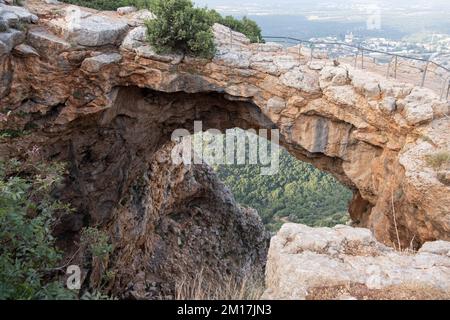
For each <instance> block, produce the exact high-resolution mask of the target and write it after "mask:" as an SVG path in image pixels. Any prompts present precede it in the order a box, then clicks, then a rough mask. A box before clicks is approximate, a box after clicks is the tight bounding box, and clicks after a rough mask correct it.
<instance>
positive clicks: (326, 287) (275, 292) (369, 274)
mask: <svg viewBox="0 0 450 320" xmlns="http://www.w3.org/2000/svg"><path fill="white" fill-rule="evenodd" d="M266 286H267V289H266V292H265V293H264V296H263V298H266V299H449V298H450V242H446V241H435V242H427V243H425V244H424V245H423V246H422V248H421V249H420V250H419V252H417V253H411V252H398V251H395V250H393V249H392V248H388V247H386V246H384V245H382V244H381V243H379V242H377V241H376V239H375V238H374V237H373V235H372V233H371V232H370V230H368V229H361V228H352V227H349V226H336V227H334V228H332V229H331V228H310V227H307V226H304V225H296V224H285V225H284V226H283V227H282V228H281V230H280V231H279V232H278V234H277V235H276V236H275V237H273V238H272V240H271V244H270V249H269V256H268V261H267V268H266Z"/></svg>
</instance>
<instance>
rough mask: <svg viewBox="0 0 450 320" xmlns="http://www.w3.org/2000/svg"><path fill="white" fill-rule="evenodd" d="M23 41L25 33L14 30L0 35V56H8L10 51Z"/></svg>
mask: <svg viewBox="0 0 450 320" xmlns="http://www.w3.org/2000/svg"><path fill="white" fill-rule="evenodd" d="M23 41H25V33H24V32H22V31H19V30H15V29H9V30H8V31H6V32H1V33H0V56H1V55H4V54H8V53H10V52H11V50H12V49H13V48H14V47H15V46H17V45H19V44H20V43H22V42H23Z"/></svg>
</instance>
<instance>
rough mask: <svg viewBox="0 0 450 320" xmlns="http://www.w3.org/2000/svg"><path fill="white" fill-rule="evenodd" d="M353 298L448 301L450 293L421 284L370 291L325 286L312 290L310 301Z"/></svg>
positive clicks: (359, 286) (350, 285)
mask: <svg viewBox="0 0 450 320" xmlns="http://www.w3.org/2000/svg"><path fill="white" fill-rule="evenodd" d="M343 297H351V298H353V299H357V300H448V299H450V292H445V291H442V290H438V289H436V288H432V287H429V286H426V285H424V284H420V283H408V284H400V285H395V286H389V287H386V288H383V289H369V288H368V287H367V286H366V285H364V284H361V283H348V284H346V285H337V286H323V287H316V288H312V289H311V290H310V292H309V295H308V296H307V299H308V300H336V299H342V298H343Z"/></svg>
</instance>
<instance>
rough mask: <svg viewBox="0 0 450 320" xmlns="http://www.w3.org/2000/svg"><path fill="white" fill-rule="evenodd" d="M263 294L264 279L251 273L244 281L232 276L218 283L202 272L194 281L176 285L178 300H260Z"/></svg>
mask: <svg viewBox="0 0 450 320" xmlns="http://www.w3.org/2000/svg"><path fill="white" fill-rule="evenodd" d="M263 293H264V280H263V277H262V276H254V275H253V274H251V273H250V274H249V275H248V276H245V277H244V278H243V279H236V278H234V277H231V276H230V277H227V278H226V279H225V280H222V281H220V282H218V281H214V280H211V279H207V277H206V276H205V274H204V272H203V270H201V271H200V272H199V273H198V274H197V275H196V276H195V278H194V279H184V280H183V281H180V282H179V283H177V284H176V285H175V299H176V300H259V299H260V298H261V296H262V294H263Z"/></svg>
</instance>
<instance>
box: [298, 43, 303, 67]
mask: <svg viewBox="0 0 450 320" xmlns="http://www.w3.org/2000/svg"><path fill="white" fill-rule="evenodd" d="M301 61H302V43H301V42H300V43H299V44H298V62H301Z"/></svg>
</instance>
